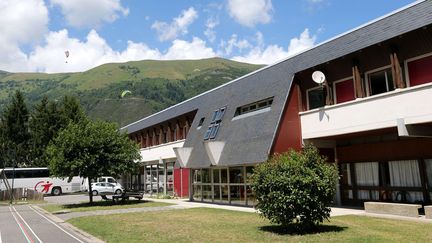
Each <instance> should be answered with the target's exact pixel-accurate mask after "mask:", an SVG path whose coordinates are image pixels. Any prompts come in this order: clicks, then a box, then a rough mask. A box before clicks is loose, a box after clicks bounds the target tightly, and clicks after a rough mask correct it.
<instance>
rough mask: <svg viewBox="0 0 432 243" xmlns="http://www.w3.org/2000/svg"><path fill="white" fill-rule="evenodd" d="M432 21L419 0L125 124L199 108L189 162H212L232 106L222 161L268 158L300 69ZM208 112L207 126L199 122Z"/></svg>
mask: <svg viewBox="0 0 432 243" xmlns="http://www.w3.org/2000/svg"><path fill="white" fill-rule="evenodd" d="M431 23H432V1H418V2H415V3H413V4H411V5H408V6H407V7H405V8H403V9H400V10H397V11H395V12H393V13H390V14H388V15H386V16H383V17H381V18H380V19H378V20H374V21H372V22H370V23H367V24H365V25H363V26H360V27H358V28H357V29H354V30H352V31H350V32H347V33H345V34H342V35H340V36H337V37H335V38H333V39H331V40H328V41H326V42H324V43H322V44H319V45H317V46H316V47H314V48H311V49H309V50H306V51H304V52H302V53H300V54H297V55H295V56H293V57H290V58H287V59H285V60H282V61H280V62H278V63H276V64H273V65H271V66H268V67H264V68H262V69H260V70H257V71H255V72H253V73H251V74H248V75H246V76H243V77H241V78H238V79H236V80H234V81H231V82H229V83H227V84H225V85H222V86H219V87H217V88H215V89H213V90H210V91H208V92H205V93H203V94H201V95H198V96H196V97H194V98H192V99H189V100H187V101H184V102H182V103H179V104H177V105H175V106H172V107H169V108H168V109H165V110H163V111H161V112H158V113H155V114H154V115H151V116H149V117H146V118H144V119H142V120H140V121H137V122H135V123H132V124H130V125H128V126H126V127H124V128H122V129H123V130H126V131H127V132H128V133H132V132H135V131H138V130H140V129H143V128H146V127H149V126H152V125H155V124H157V123H160V122H162V121H165V120H168V119H171V118H174V117H176V116H180V115H182V114H185V113H188V112H190V111H193V110H197V114H196V116H195V119H194V121H193V123H192V125H191V129H190V132H189V134H188V137H187V139H186V141H185V143H184V147H193V148H194V149H193V151H192V154H191V156H190V158H189V161H188V162H189V163H188V167H193V168H198V167H208V166H210V159H209V158H208V156H207V153H206V151H205V149H204V145H203V144H204V140H203V137H204V133H205V131H206V127H207V126H208V125H209V122H210V121H209V120H210V119H211V115H212V113H213V111H214V110H216V109H218V108H221V107H223V106H227V111H226V113H225V116H224V118H223V120H222V123H221V124H222V125H221V128H220V131H219V134H218V135H217V137H216V139H215V141H224V142H225V143H226V145H225V147H224V150H223V153H222V157H221V159H220V161H221V162H220V165H237V164H247V163H257V162H262V161H264V160H266V159H267V157H268V154H269V152H270V149H271V146H272V143H273V140H274V137H275V132H276V130H277V127H278V124H279V121H280V118H281V114H282V111H283V107H284V105H285V102H286V100H287V96H288V93H289V90H290V87H291V82H292V79H293V77H294V75H295V73H297V72H299V71H302V70H305V69H308V68H311V67H314V66H316V65H319V64H322V63H325V62H327V61H331V60H334V59H336V58H339V57H342V56H344V55H347V54H350V53H352V52H355V51H357V50H360V49H363V48H365V47H368V46H371V45H374V44H377V43H380V42H382V41H385V40H387V39H390V38H393V37H396V36H399V35H401V34H404V33H407V32H409V31H412V30H415V29H418V28H421V27H424V26H427V25H430V24H431ZM269 97H274V101H273V105H272V107H271V110H270V111H269V112H265V113H261V114H258V115H254V116H250V117H246V118H242V119H238V120H232V118H233V116H234V113H235V109H236V108H237V107H239V106H243V105H245V104H248V103H252V102H254V101H258V100H261V99H265V98H269ZM202 117H205V118H206V119H205V121H204V124H203V126H202V128H201V129H199V130H198V129H197V125H198V121H199V120H200V119H201V118H202Z"/></svg>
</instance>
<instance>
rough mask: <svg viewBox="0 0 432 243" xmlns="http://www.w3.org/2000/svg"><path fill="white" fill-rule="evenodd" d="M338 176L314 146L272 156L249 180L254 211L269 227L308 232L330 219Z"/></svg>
mask: <svg viewBox="0 0 432 243" xmlns="http://www.w3.org/2000/svg"><path fill="white" fill-rule="evenodd" d="M337 181H338V172H337V168H336V166H335V165H334V164H329V163H327V162H326V159H325V158H324V157H322V156H320V155H319V153H318V150H317V149H316V148H315V147H313V146H309V145H308V146H306V147H305V148H304V149H303V151H301V152H296V151H293V150H292V151H290V152H288V153H284V154H280V155H275V156H273V157H271V158H270V159H269V160H268V161H267V162H265V163H262V164H260V165H258V166H257V167H256V168H255V170H254V174H253V176H252V189H253V191H254V192H255V194H256V196H257V201H258V204H257V206H256V208H257V209H258V211H259V212H260V213H261V215H262V216H264V217H266V218H268V219H269V220H270V221H271V222H272V223H276V224H280V225H282V226H283V227H289V226H294V227H295V228H296V229H311V228H314V227H315V226H317V225H318V224H319V223H322V222H323V221H324V220H325V219H328V218H329V217H330V208H329V207H330V206H331V205H332V203H333V198H334V195H335V190H336V184H337Z"/></svg>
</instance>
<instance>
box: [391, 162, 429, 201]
mask: <svg viewBox="0 0 432 243" xmlns="http://www.w3.org/2000/svg"><path fill="white" fill-rule="evenodd" d="M389 172H390V186H393V187H421V179H420V170H419V164H418V161H417V160H401V161H390V162H389ZM392 199H393V201H397V202H421V201H423V193H422V192H415V191H407V190H399V191H396V192H394V193H393V194H392Z"/></svg>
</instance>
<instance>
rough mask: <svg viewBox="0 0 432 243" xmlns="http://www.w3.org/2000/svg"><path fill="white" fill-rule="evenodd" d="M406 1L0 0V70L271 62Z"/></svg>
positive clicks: (406, 1)
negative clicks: (222, 60) (134, 63)
mask: <svg viewBox="0 0 432 243" xmlns="http://www.w3.org/2000/svg"><path fill="white" fill-rule="evenodd" d="M412 2H413V1H412V0H379V1H377V0H363V1H353V0H351V1H347V0H290V1H283V0H220V1H211V0H210V1H207V0H201V1H198V0H193V1H185V0H183V1H180V0H175V1H173V0H158V1H150V0H25V1H23V0H0V16H2V18H1V19H0V26H2V28H0V70H6V71H26V72H28V71H31V72H34V71H37V72H50V73H55V72H66V71H67V72H70V71H85V70H87V69H90V68H92V67H95V66H98V65H101V64H103V63H107V62H125V61H130V60H143V59H157V60H170V59H200V58H208V57H213V56H219V57H224V58H229V59H233V60H238V61H244V62H250V63H262V64H271V63H274V62H276V61H278V60H280V59H282V58H285V57H287V56H289V55H292V54H295V53H297V52H299V51H301V50H304V49H305V48H310V47H312V46H314V45H316V44H318V43H320V42H322V41H325V40H326V39H329V38H331V37H333V36H335V35H338V34H341V33H343V32H345V31H348V30H350V29H352V28H355V27H357V26H359V25H361V24H364V23H366V22H368V21H370V20H373V19H375V18H377V17H380V16H382V15H384V14H387V13H389V12H391V11H394V10H396V9H398V8H401V7H403V6H405V5H407V4H410V3H412ZM3 26H5V28H3ZM66 50H68V51H69V53H70V55H69V57H68V58H66V57H65V54H64V52H65V51H66ZM66 59H67V60H66ZM66 61H67V63H66Z"/></svg>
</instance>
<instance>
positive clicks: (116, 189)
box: [92, 182, 124, 196]
mask: <svg viewBox="0 0 432 243" xmlns="http://www.w3.org/2000/svg"><path fill="white" fill-rule="evenodd" d="M123 192H124V188H123V187H122V186H121V185H120V184H113V183H108V182H97V183H93V184H92V194H93V196H97V195H113V194H122V193H123Z"/></svg>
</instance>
